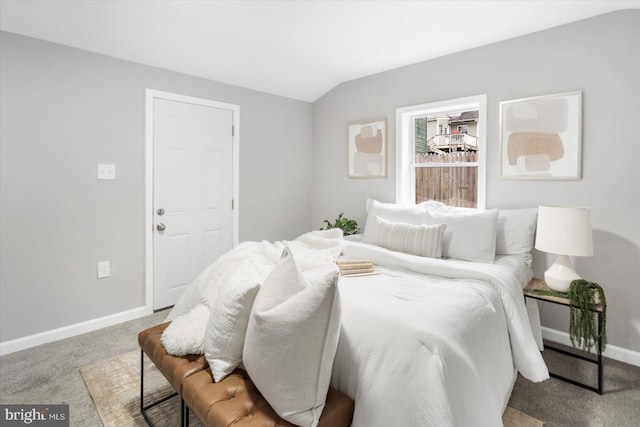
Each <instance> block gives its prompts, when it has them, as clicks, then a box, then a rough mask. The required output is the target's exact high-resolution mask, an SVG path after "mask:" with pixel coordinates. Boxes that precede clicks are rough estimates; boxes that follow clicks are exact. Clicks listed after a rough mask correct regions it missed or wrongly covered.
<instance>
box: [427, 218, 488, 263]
mask: <svg viewBox="0 0 640 427" xmlns="http://www.w3.org/2000/svg"><path fill="white" fill-rule="evenodd" d="M497 221H498V209H490V210H486V211H485V210H477V212H475V213H471V212H469V213H463V214H461V213H454V212H451V213H443V212H433V211H425V214H424V224H430V225H437V224H446V225H447V229H446V230H445V232H444V240H443V243H442V256H443V257H448V258H457V259H461V260H464V261H473V262H489V263H492V262H494V261H495V257H496V229H497Z"/></svg>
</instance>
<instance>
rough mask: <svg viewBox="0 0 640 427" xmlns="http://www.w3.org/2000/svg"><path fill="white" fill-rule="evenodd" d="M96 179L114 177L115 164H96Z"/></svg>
mask: <svg viewBox="0 0 640 427" xmlns="http://www.w3.org/2000/svg"><path fill="white" fill-rule="evenodd" d="M98 179H116V165H105V164H98Z"/></svg>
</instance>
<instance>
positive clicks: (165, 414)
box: [80, 351, 543, 427]
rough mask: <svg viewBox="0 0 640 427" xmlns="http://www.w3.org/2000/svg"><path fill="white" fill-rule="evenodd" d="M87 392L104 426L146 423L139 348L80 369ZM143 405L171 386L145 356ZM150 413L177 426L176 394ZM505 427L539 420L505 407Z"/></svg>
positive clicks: (163, 425) (525, 426)
mask: <svg viewBox="0 0 640 427" xmlns="http://www.w3.org/2000/svg"><path fill="white" fill-rule="evenodd" d="M80 374H81V375H82V378H83V379H84V382H85V384H86V385H87V389H88V390H89V394H90V395H91V398H92V399H93V402H94V403H95V405H96V409H97V410H98V414H99V415H100V419H102V423H103V424H104V425H105V426H106V427H125V426H126V427H129V426H131V427H133V426H146V425H147V424H146V422H145V421H144V418H143V417H142V414H140V351H132V352H129V353H125V354H121V355H120V356H115V357H112V358H110V359H107V360H104V361H102V362H98V363H96V364H94V365H91V366H87V367H84V368H82V369H80ZM144 384H145V386H144V388H145V405H147V404H149V403H150V402H155V401H156V400H158V399H160V398H162V397H164V396H167V395H169V394H171V393H172V392H173V388H171V386H170V385H169V383H167V381H166V380H165V378H164V376H163V375H162V374H161V373H160V371H158V370H157V369H156V367H155V365H154V364H153V363H151V361H149V360H148V359H147V358H146V357H145V367H144ZM149 416H150V418H151V419H152V420H153V422H154V423H155V425H156V426H158V427H173V426H177V425H180V400H179V399H178V397H174V398H172V399H169V400H167V401H166V402H164V403H162V404H160V405H158V406H156V407H154V408H153V409H151V410H149ZM502 422H503V423H504V426H505V427H541V426H542V425H543V423H542V421H540V420H537V419H535V418H533V417H530V416H529V415H527V414H525V413H522V412H520V411H518V410H517V409H514V408H511V407H507V410H506V411H505V412H504V415H503V416H502ZM189 425H190V426H193V427H197V426H202V424H200V421H199V420H198V419H197V417H195V416H194V415H193V414H192V415H191V419H190V420H189Z"/></svg>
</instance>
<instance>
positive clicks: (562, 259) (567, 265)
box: [544, 255, 582, 292]
mask: <svg viewBox="0 0 640 427" xmlns="http://www.w3.org/2000/svg"><path fill="white" fill-rule="evenodd" d="M578 279H582V277H580V276H579V275H578V273H576V272H575V270H574V269H573V266H572V265H571V260H570V259H569V257H568V256H567V255H558V258H557V259H556V262H555V263H554V264H553V265H552V266H551V267H550V268H549V269H548V270H547V271H545V272H544V281H545V283H546V284H547V286H548V287H549V288H551V289H553V290H554V291H558V292H569V288H570V287H571V282H573V281H574V280H578Z"/></svg>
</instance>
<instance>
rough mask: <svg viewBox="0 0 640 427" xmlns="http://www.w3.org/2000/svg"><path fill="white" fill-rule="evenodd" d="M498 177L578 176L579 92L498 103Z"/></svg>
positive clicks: (580, 120)
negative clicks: (499, 172)
mask: <svg viewBox="0 0 640 427" xmlns="http://www.w3.org/2000/svg"><path fill="white" fill-rule="evenodd" d="M500 144H501V147H500V150H501V177H502V178H504V179H528V180H577V179H581V163H582V159H581V157H582V92H580V91H577V92H565V93H558V94H553V95H543V96H535V97H530V98H522V99H515V100H511V101H503V102H501V103H500Z"/></svg>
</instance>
